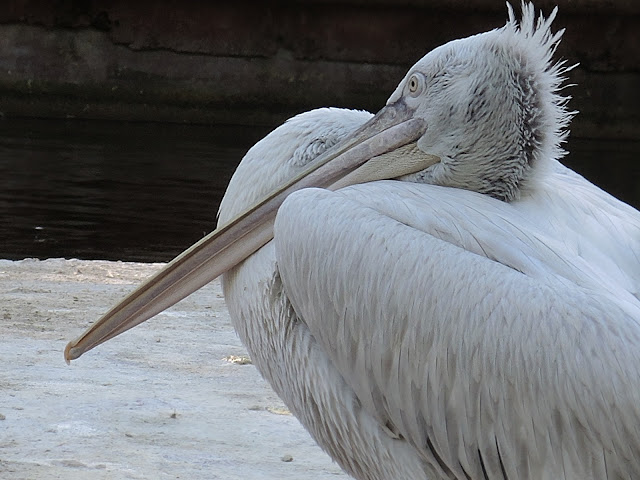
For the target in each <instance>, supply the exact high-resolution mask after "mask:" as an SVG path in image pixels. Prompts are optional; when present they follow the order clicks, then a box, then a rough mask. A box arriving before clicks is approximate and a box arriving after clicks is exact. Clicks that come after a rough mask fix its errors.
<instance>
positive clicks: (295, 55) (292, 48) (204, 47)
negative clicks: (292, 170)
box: [0, 0, 640, 138]
mask: <svg viewBox="0 0 640 480" xmlns="http://www.w3.org/2000/svg"><path fill="white" fill-rule="evenodd" d="M537 3H538V6H539V7H541V8H542V9H543V11H544V12H545V13H549V12H550V10H551V8H552V3H550V2H549V1H543V2H537ZM564 3H566V5H564ZM639 19H640V2H637V1H636V0H604V1H600V0H582V1H580V0H573V1H570V2H569V1H567V2H561V5H560V12H559V14H558V18H557V20H556V22H555V25H556V28H562V27H565V28H566V33H565V35H564V40H563V42H562V44H561V46H560V49H559V52H558V56H559V57H563V58H565V59H567V61H568V62H569V63H576V62H579V63H580V66H579V67H578V68H576V69H575V70H573V71H572V72H571V75H570V81H571V83H576V84H578V86H576V87H573V88H571V89H570V90H569V92H570V94H571V95H572V96H573V97H574V100H573V101H572V102H571V104H570V105H571V107H572V108H573V109H577V110H580V111H581V115H579V116H578V117H577V119H576V120H575V121H574V124H573V134H574V135H576V136H589V137H599V138H638V137H639V133H640V112H639V110H640V94H639V93H638V90H639V89H638V87H639V86H640V33H639V32H640V22H639ZM505 20H506V8H505V6H504V3H503V2H502V1H497V0H491V1H490V0H476V1H472V0H454V1H449V2H448V1H445V0H432V1H426V0H423V1H418V0H415V1H409V0H406V1H400V0H397V1H393V0H378V1H372V2H367V1H364V0H362V1H357V0H353V1H348V0H342V1H335V2H329V1H310V0H309V1H304V0H298V1H291V2H278V3H272V2H246V1H235V2H228V1H227V2H213V1H209V2H205V1H190V0H183V1H182V2H175V3H174V2H166V1H161V0H158V1H150V0H139V1H136V2H131V1H127V0H109V1H98V0H57V1H55V0H54V1H46V0H8V1H7V2H5V5H4V6H3V8H2V9H0V112H2V115H3V116H4V117H5V118H10V117H11V116H37V117H52V118H101V119H117V120H152V121H170V122H193V123H211V122H218V123H220V122H222V123H242V124H265V125H274V124H277V123H279V122H280V121H282V120H283V119H284V118H286V117H288V116H290V115H291V114H293V113H296V112H299V111H303V110H307V109H310V108H313V107H317V106H328V105H334V106H344V107H351V108H365V109H368V110H372V111H376V110H377V109H379V108H380V107H381V106H382V105H383V104H384V102H385V100H386V98H387V96H388V95H389V94H390V93H391V91H392V90H393V89H394V88H395V86H396V85H397V83H398V82H399V80H400V79H401V78H402V77H403V76H404V73H405V72H406V70H407V68H408V67H409V66H411V65H412V64H413V63H414V62H415V61H416V60H418V59H419V58H420V57H422V56H423V55H424V54H425V53H426V52H427V51H429V50H430V49H432V48H434V47H436V46H438V45H440V44H442V43H445V42H447V41H449V40H451V39H454V38H459V37H463V36H468V35H471V34H474V33H478V32H482V31H486V30H488V29H491V28H495V27H499V26H501V25H503V24H504V22H505Z"/></svg>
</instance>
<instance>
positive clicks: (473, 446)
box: [275, 182, 640, 479]
mask: <svg viewBox="0 0 640 480" xmlns="http://www.w3.org/2000/svg"><path fill="white" fill-rule="evenodd" d="M564 245H565V243H564V242H562V241H558V240H557V239H555V238H554V237H553V236H550V235H549V234H548V232H547V231H545V230H544V229H543V228H538V227H536V226H535V225H531V223H530V222H529V221H528V220H527V217H525V216H524V215H523V214H522V213H521V212H519V211H518V209H517V208H513V207H511V206H510V205H508V204H505V203H503V202H499V201H495V200H493V199H490V198H487V197H484V196H482V195H478V194H474V193H472V192H465V191H461V190H455V189H445V188H439V187H434V186H429V185H407V184H406V183H401V182H376V183H372V184H367V185H360V186H356V187H351V188H349V189H345V190H341V191H339V192H328V191H324V190H314V189H309V190H303V191H300V192H297V193H295V194H293V195H291V196H290V197H289V198H288V199H287V201H286V202H285V203H284V204H283V206H282V207H281V209H280V211H279V213H278V217H277V219H276V225H275V247H276V258H277V262H278V268H279V271H280V275H281V277H282V281H283V285H284V288H285V291H286V293H287V295H288V296H289V298H290V300H291V303H292V305H293V307H294V309H295V310H296V312H297V314H298V315H299V316H300V318H302V319H303V321H304V322H305V323H306V324H307V326H308V328H309V330H310V331H311V333H312V334H313V336H314V338H315V339H316V340H317V341H318V342H319V344H320V345H321V346H322V348H323V349H324V351H325V353H326V354H327V355H328V356H329V358H330V360H331V362H332V363H333V364H334V365H335V366H336V368H337V369H338V370H339V371H340V373H341V375H342V376H343V377H344V379H345V381H346V383H347V384H348V385H350V386H351V388H352V389H353V390H354V392H355V394H356V396H357V398H358V400H359V401H360V402H361V403H362V405H363V406H364V408H365V409H367V411H369V412H370V414H371V415H373V416H374V418H376V419H377V420H378V421H379V422H380V424H381V425H383V426H386V427H387V428H388V430H389V432H390V433H391V434H395V435H398V436H401V437H404V438H405V439H406V440H407V441H409V442H410V443H411V444H412V445H413V446H414V447H415V448H416V450H417V451H418V452H419V453H420V455H421V456H422V457H423V458H424V459H425V460H426V461H428V462H429V463H430V464H432V465H434V466H436V465H437V467H436V468H438V469H439V470H441V471H443V472H444V473H445V474H446V475H447V476H449V477H451V478H463V479H464V478H473V479H476V478H492V479H493V478H505V477H506V478H512V479H513V478H519V479H525V478H560V477H562V476H564V477H565V478H600V477H602V478H604V469H605V467H606V472H607V474H608V475H609V478H629V477H640V467H639V466H638V461H637V458H640V410H639V407H638V405H640V373H639V371H638V365H640V363H639V361H640V327H639V325H638V323H639V320H640V305H639V304H638V300H637V298H636V297H635V296H634V295H633V294H632V293H630V292H629V291H627V290H624V289H623V288H620V284H617V283H615V280H614V279H612V278H611V277H610V276H609V275H608V274H607V272H606V271H601V270H599V269H598V268H597V265H591V264H590V263H588V262H587V261H585V259H584V258H582V257H580V256H579V255H576V254H575V252H574V251H572V250H571V249H567V248H565V246H564Z"/></svg>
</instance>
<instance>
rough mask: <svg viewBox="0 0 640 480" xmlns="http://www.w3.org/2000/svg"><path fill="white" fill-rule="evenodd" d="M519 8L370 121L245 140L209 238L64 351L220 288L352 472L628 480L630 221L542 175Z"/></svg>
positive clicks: (637, 362) (538, 49)
mask: <svg viewBox="0 0 640 480" xmlns="http://www.w3.org/2000/svg"><path fill="white" fill-rule="evenodd" d="M522 11H523V12H522V18H521V20H520V21H519V22H518V21H517V20H516V18H515V15H514V13H513V11H512V9H511V7H509V20H508V22H507V24H506V25H505V26H504V27H503V28H501V29H497V30H493V31H490V32H486V33H483V34H479V35H476V36H473V37H469V38H465V39H461V40H455V41H452V42H450V43H448V44H446V45H443V46H442V47H439V48H437V49H435V50H433V51H432V52H430V53H428V54H427V55H426V56H425V57H424V58H422V59H421V60H420V61H419V62H418V63H417V64H416V65H414V66H413V67H412V68H411V69H410V70H409V72H408V73H407V75H406V77H405V78H404V79H403V80H402V82H401V83H400V84H399V86H398V88H397V89H396V91H395V92H393V94H392V95H391V97H390V98H389V101H388V102H387V105H386V106H385V107H384V108H383V109H382V110H381V111H380V112H379V113H378V114H376V115H375V116H374V115H372V114H370V113H368V112H362V111H351V110H343V109H319V110H314V111H311V112H307V113H304V114H301V115H298V116H297V117H294V118H292V119H290V120H289V121H287V122H286V123H285V124H284V125H282V126H281V127H279V128H277V129H276V130H274V131H273V132H272V133H271V134H269V135H268V136H267V137H265V138H264V139H263V140H261V141H260V142H258V143H257V144H256V145H255V146H254V147H253V148H251V149H250V150H249V152H248V153H247V154H246V156H245V157H244V159H243V160H242V162H241V164H240V165H239V167H238V169H237V171H236V173H235V175H234V177H233V178H232V180H231V182H230V184H229V187H228V190H227V193H226V195H225V197H224V200H223V201H222V204H221V207H220V212H219V224H220V225H221V226H220V227H219V228H218V229H217V230H216V231H215V232H213V233H212V234H211V235H209V236H208V237H206V238H205V239H203V240H202V241H200V242H199V243H198V244H196V245H194V246H193V247H191V248H190V249H189V250H187V251H186V252H184V253H183V254H181V255H180V256H179V257H177V258H176V259H175V260H174V261H172V262H171V263H170V264H168V265H167V267H166V268H165V269H164V270H163V271H162V272H160V273H159V274H158V275H157V276H156V277H154V278H152V279H150V280H149V281H148V282H147V283H145V284H144V285H142V286H141V287H140V288H139V289H138V290H136V291H135V292H133V293H132V294H131V295H130V296H129V297H127V298H125V299H124V300H123V301H122V302H121V303H120V304H118V305H116V306H115V307H114V308H113V309H112V310H110V311H109V312H108V313H107V314H106V315H105V316H104V317H103V318H102V319H100V320H99V321H98V322H97V323H96V324H95V325H94V326H92V327H91V328H90V329H89V330H88V331H87V332H85V334H83V335H82V336H81V337H80V338H78V339H77V340H76V341H74V342H71V343H70V344H69V345H68V346H67V349H66V350H65V358H66V359H67V360H70V359H74V358H77V357H78V356H80V355H81V354H83V353H84V352H86V351H87V350H89V349H91V348H93V347H95V346H96V345H98V344H100V343H102V342H104V341H106V340H108V339H110V338H113V337H114V336H116V335H118V334H120V333H122V332H123V331H125V330H127V329H128V328H131V327H133V326H135V325H137V324H139V323H141V322H143V321H145V320H147V319H148V318H151V317H152V316H153V315H155V314H156V313H158V312H160V311H162V310H163V309H165V308H167V307H168V306H170V305H172V304H173V303H175V302H177V301H179V300H180V299H181V298H184V297H185V296H187V295H188V294H189V293H191V292H192V291H194V290H195V289H197V288H199V287H200V286H202V285H204V284H206V283H207V282H209V281H211V280H213V279H214V278H216V277H217V276H218V275H220V274H223V280H222V281H223V288H224V294H225V299H226V302H227V305H228V308H229V313H230V315H231V319H232V321H233V323H234V326H235V328H236V330H237V332H238V334H239V336H240V338H241V339H242V341H243V343H244V344H245V345H246V347H247V349H248V351H249V352H250V354H251V357H252V359H253V363H254V364H255V365H256V367H257V368H258V369H259V371H260V373H261V374H262V375H263V376H264V378H265V379H267V381H268V382H269V383H270V384H271V386H272V387H273V389H274V390H275V391H276V392H277V393H278V395H279V396H280V397H281V398H282V399H283V401H284V402H285V403H286V404H287V406H288V407H289V408H290V409H291V411H292V412H293V414H294V415H295V416H296V417H297V418H298V419H299V420H300V422H301V423H302V424H303V425H304V426H305V427H306V429H307V430H308V431H309V433H310V434H311V435H312V436H313V438H314V439H315V440H316V441H317V443H318V444H319V445H320V446H321V447H322V448H323V449H324V450H325V451H327V452H328V453H329V455H330V456H331V457H332V458H333V459H334V460H335V461H336V462H338V464H339V465H340V466H341V467H342V468H343V469H344V470H345V471H346V472H348V473H349V474H350V475H352V476H353V477H354V478H356V479H359V480H392V479H462V480H469V479H473V480H479V479H587V478H603V479H604V478H607V479H610V480H611V479H632V478H640V325H639V323H640V213H639V212H638V211H636V210H634V209H633V208H631V207H630V206H628V205H626V204H624V203H622V202H620V201H619V200H617V199H615V198H613V197H612V196H610V195H608V194H607V193H605V192H603V191H602V190H600V189H599V188H598V187H596V186H595V185H593V184H591V183H589V182H588V181H587V180H585V179H584V178H582V177H581V176H579V175H578V174H576V173H574V172H573V171H571V170H569V169H568V168H566V167H564V166H562V164H561V163H560V162H559V161H558V160H559V158H561V156H562V153H563V152H562V150H561V148H560V145H561V142H562V141H563V140H564V138H565V136H566V134H567V127H568V123H569V120H570V117H571V113H569V112H567V109H566V101H567V99H566V98H564V97H562V96H560V95H559V91H560V88H561V83H562V76H563V74H564V73H565V72H566V71H567V70H568V68H567V67H565V66H564V64H563V63H553V62H552V55H553V53H554V51H555V48H556V46H557V44H558V42H559V41H560V37H561V33H562V32H560V33H556V34H553V33H551V30H550V28H551V22H552V20H553V18H554V16H555V10H554V12H553V13H552V14H551V15H550V17H548V18H546V19H545V18H544V17H543V16H542V15H539V16H538V17H537V18H536V14H535V11H534V9H533V6H532V5H530V4H528V5H525V4H523V5H522Z"/></svg>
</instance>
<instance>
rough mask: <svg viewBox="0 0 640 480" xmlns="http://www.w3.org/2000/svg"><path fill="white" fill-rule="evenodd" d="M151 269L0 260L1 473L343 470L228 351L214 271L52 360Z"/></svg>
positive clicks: (232, 338) (331, 475)
mask: <svg viewBox="0 0 640 480" xmlns="http://www.w3.org/2000/svg"><path fill="white" fill-rule="evenodd" d="M160 267H161V264H139V263H121V262H105V261H91V262H89V261H79V260H61V259H54V260H46V261H37V260H24V261H19V262H11V261H6V260H0V361H1V362H2V365H3V368H2V370H1V371H0V478H2V479H4V480H16V479H56V478H64V479H71V480H73V479H87V478H90V479H165V478H184V479H216V478H219V479H227V480H233V479H276V478H277V479H279V480H284V479H299V478H305V479H335V478H347V477H346V475H344V474H343V473H341V470H340V469H339V468H338V467H337V465H335V464H334V463H332V462H331V460H330V459H329V458H328V457H327V456H326V455H325V454H324V453H323V452H322V451H321V450H320V449H319V447H317V446H316V445H315V443H314V442H313V440H312V439H311V438H310V437H309V435H308V434H307V432H306V431H305V430H304V429H303V428H302V426H301V425H300V424H299V423H298V422H297V420H296V419H295V418H294V417H292V416H291V415H290V414H288V412H287V410H286V408H285V407H284V405H283V404H282V402H281V401H280V400H279V399H278V397H277V396H276V395H275V394H274V393H273V392H272V391H271V389H270V388H269V386H268V385H267V384H266V382H265V381H264V380H263V379H262V378H261V377H260V375H259V374H258V372H257V371H256V369H255V367H254V366H253V365H251V364H243V363H245V362H242V361H238V359H242V358H244V357H246V356H247V352H246V350H245V349H244V347H243V346H242V345H241V344H240V341H239V340H238V338H237V336H236V335H235V333H234V331H233V328H232V327H231V325H230V323H229V315H228V313H227V311H226V308H225V306H224V300H223V298H222V292H221V289H220V284H219V282H214V283H212V284H210V285H208V286H207V287H205V288H204V289H202V290H201V291H199V292H197V293H196V294H194V295H192V296H191V297H189V298H187V299H186V300H184V301H182V302H181V303H179V304H178V305H176V306H175V307H173V308H172V309H170V310H168V311H167V312H165V313H162V314H160V315H159V316H158V317H156V318H154V319H152V320H150V321H149V322H147V323H146V324H143V325H141V326H139V327H137V328H135V329H133V330H131V331H129V332H127V333H125V334H124V335H122V336H120V337H118V338H117V339H115V340H112V341H111V342H109V343H107V344H105V345H102V346H100V347H98V348H96V349H95V350H93V351H91V352H89V353H87V354H85V356H83V357H81V358H80V359H78V360H75V361H74V362H72V364H71V366H67V365H66V364H65V363H64V359H63V355H62V352H63V349H64V346H65V345H66V343H67V341H69V340H70V339H72V338H74V337H76V336H78V335H79V334H80V333H81V332H82V331H83V330H84V329H85V328H86V327H87V326H88V325H89V324H90V323H92V322H93V321H95V320H96V319H97V318H98V317H99V316H100V314H101V313H103V312H104V311H106V310H107V309H108V308H110V307H111V306H112V305H113V304H114V303H115V302H117V301H118V300H119V299H120V298H121V297H122V296H124V295H125V294H126V293H127V292H129V291H130V290H132V289H133V287H134V286H135V285H136V284H138V283H139V282H140V281H141V280H142V279H144V278H146V277H147V276H149V275H150V274H151V273H153V272H154V271H156V270H157V269H158V268H160Z"/></svg>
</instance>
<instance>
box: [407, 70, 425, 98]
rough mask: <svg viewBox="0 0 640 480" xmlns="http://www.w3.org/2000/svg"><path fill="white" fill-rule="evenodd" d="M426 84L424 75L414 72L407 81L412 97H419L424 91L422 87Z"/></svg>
mask: <svg viewBox="0 0 640 480" xmlns="http://www.w3.org/2000/svg"><path fill="white" fill-rule="evenodd" d="M423 85H424V79H423V78H422V75H419V74H417V73H414V74H413V75H411V76H410V77H409V81H408V82H407V86H408V88H409V94H410V95H411V96H412V97H417V96H418V95H420V93H422V87H423Z"/></svg>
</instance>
